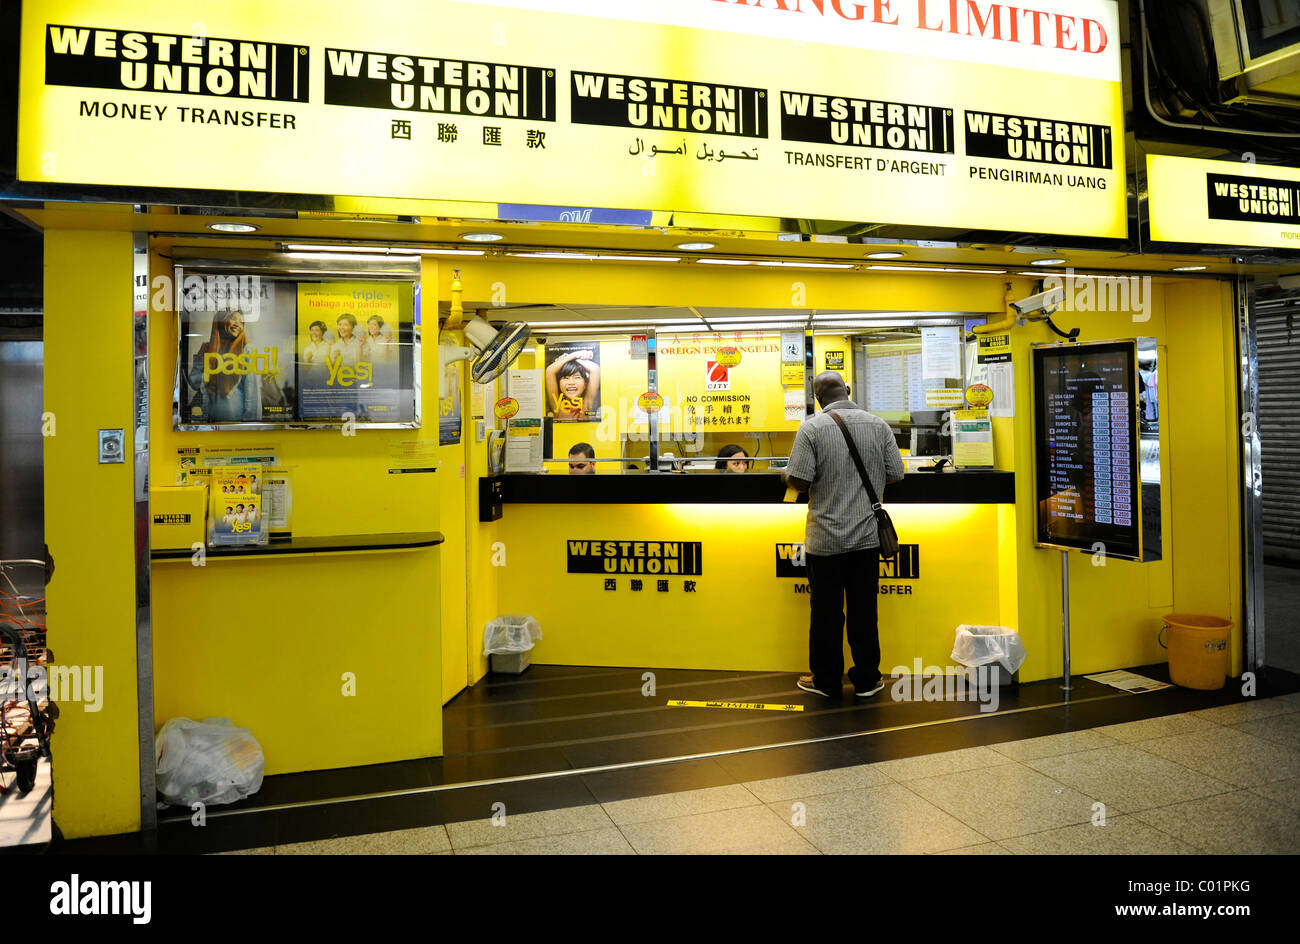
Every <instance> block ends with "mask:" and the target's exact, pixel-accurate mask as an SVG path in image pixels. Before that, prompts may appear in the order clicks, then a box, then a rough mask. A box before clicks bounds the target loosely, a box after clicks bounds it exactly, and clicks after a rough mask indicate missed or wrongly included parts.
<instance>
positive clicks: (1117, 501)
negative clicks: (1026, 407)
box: [1033, 341, 1142, 560]
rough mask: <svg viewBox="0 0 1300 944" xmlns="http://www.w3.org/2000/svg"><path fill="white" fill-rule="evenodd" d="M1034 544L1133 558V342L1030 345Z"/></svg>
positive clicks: (1137, 507) (1136, 495)
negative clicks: (1032, 393)
mask: <svg viewBox="0 0 1300 944" xmlns="http://www.w3.org/2000/svg"><path fill="white" fill-rule="evenodd" d="M1033 358H1034V451H1035V478H1034V481H1035V489H1036V501H1037V512H1038V533H1037V544H1039V545H1042V546H1048V547H1060V548H1066V549H1075V550H1081V551H1090V552H1096V551H1099V550H1104V552H1105V554H1106V555H1107V556H1108V557H1118V558H1123V559H1127V560H1140V559H1141V556H1142V544H1141V529H1142V500H1141V482H1140V476H1139V474H1138V422H1139V417H1138V389H1137V385H1138V381H1137V349H1136V343H1135V342H1134V341H1105V342H1100V343H1096V344H1070V345H1059V346H1057V345H1053V346H1050V347H1040V348H1035V349H1034V351H1033Z"/></svg>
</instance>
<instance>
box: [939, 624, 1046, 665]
mask: <svg viewBox="0 0 1300 944" xmlns="http://www.w3.org/2000/svg"><path fill="white" fill-rule="evenodd" d="M1027 655H1028V653H1027V652H1025V644H1024V643H1022V642H1021V641H1020V634H1019V633H1017V632H1016V631H1015V630H1014V629H1008V628H1007V627H1005V626H972V625H970V624H969V623H962V624H961V625H960V626H958V627H957V638H956V639H955V640H954V641H953V644H952V660H953V661H954V662H960V663H961V664H962V665H965V666H972V667H973V666H979V665H992V664H993V663H994V662H1000V663H1002V667H1003V668H1004V669H1006V670H1007V671H1008V672H1014V671H1016V670H1017V669H1018V668H1020V665H1021V663H1023V662H1024V661H1025V657H1026V656H1027Z"/></svg>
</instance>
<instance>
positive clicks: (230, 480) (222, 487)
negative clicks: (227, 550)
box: [208, 465, 266, 545]
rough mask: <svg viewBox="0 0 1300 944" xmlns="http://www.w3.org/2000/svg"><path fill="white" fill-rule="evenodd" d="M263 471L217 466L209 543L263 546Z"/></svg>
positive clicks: (253, 467)
mask: <svg viewBox="0 0 1300 944" xmlns="http://www.w3.org/2000/svg"><path fill="white" fill-rule="evenodd" d="M262 476H263V471H262V467H261V466H259V465H239V466H216V467H213V470H212V483H211V485H210V486H209V502H210V505H209V509H208V511H209V513H208V525H209V527H210V528H211V538H210V541H209V543H210V544H213V545H237V544H261V543H264V542H265V540H266V522H265V518H264V517H263V514H262V495H261V492H262Z"/></svg>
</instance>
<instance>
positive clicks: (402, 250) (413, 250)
mask: <svg viewBox="0 0 1300 944" xmlns="http://www.w3.org/2000/svg"><path fill="white" fill-rule="evenodd" d="M284 248H285V249H287V250H289V251H290V252H320V253H330V254H336V255H337V254H343V253H361V252H366V253H374V254H375V255H390V256H393V255H396V256H409V255H420V256H482V255H486V254H487V250H484V249H425V248H423V247H420V246H316V245H307V244H304V243H286V244H285V247H284Z"/></svg>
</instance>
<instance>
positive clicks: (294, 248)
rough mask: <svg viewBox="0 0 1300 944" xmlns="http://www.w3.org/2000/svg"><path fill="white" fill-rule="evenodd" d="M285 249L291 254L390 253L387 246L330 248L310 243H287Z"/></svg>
mask: <svg viewBox="0 0 1300 944" xmlns="http://www.w3.org/2000/svg"><path fill="white" fill-rule="evenodd" d="M284 248H285V249H287V250H289V251H290V252H388V251H389V248H388V247H387V246H345V245H342V244H340V245H337V246H328V245H318V244H314V243H313V244H308V243H286V244H285V247H284Z"/></svg>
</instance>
